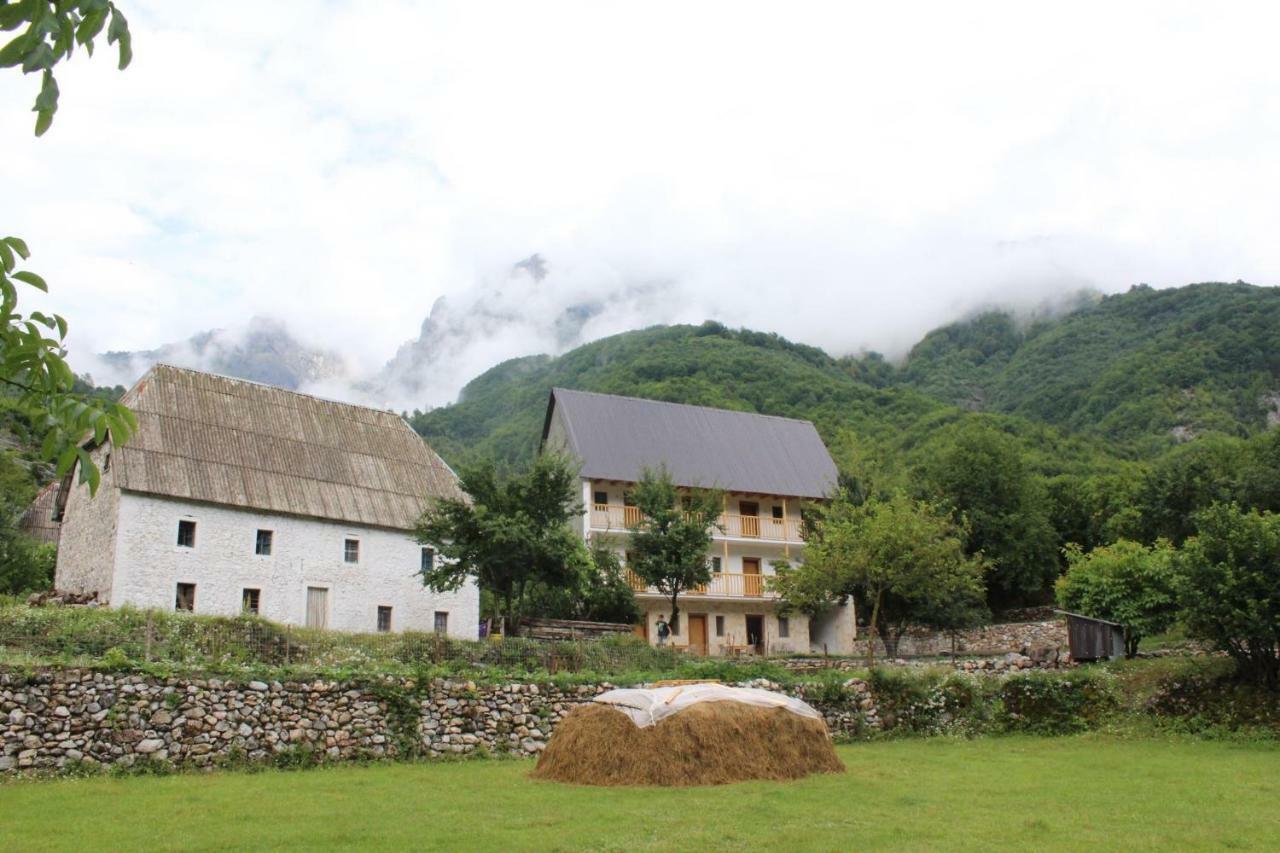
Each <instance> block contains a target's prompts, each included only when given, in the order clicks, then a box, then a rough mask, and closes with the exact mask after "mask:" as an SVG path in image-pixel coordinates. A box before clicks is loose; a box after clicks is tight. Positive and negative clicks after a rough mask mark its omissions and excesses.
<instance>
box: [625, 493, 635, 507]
mask: <svg viewBox="0 0 1280 853" xmlns="http://www.w3.org/2000/svg"><path fill="white" fill-rule="evenodd" d="M622 505H623V506H635V505H636V499H635V498H633V497H631V492H630V491H626V492H623V493H622Z"/></svg>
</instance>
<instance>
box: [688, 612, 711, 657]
mask: <svg viewBox="0 0 1280 853" xmlns="http://www.w3.org/2000/svg"><path fill="white" fill-rule="evenodd" d="M688 628H689V652H690V653H691V654H695V655H698V656H699V657H706V656H707V615H706V614H705V613H690V614H689V622H688Z"/></svg>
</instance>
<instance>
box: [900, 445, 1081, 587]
mask: <svg viewBox="0 0 1280 853" xmlns="http://www.w3.org/2000/svg"><path fill="white" fill-rule="evenodd" d="M916 477H917V482H918V483H919V485H920V491H921V493H922V496H924V497H925V498H926V499H928V500H930V501H931V502H933V503H937V504H941V505H945V506H948V507H949V508H950V509H951V510H952V511H953V513H954V515H955V518H956V520H957V522H958V523H961V524H962V525H963V526H964V527H965V528H966V529H967V530H968V539H967V544H966V551H967V553H968V554H970V555H976V554H982V555H983V557H985V558H986V559H987V560H989V561H990V563H991V572H990V574H989V576H988V577H987V600H988V601H989V602H990V603H991V605H992V606H993V607H995V606H1007V605H1010V604H1015V603H1020V602H1026V601H1031V600H1036V599H1037V598H1039V597H1040V596H1041V595H1043V594H1044V593H1045V592H1047V591H1048V590H1049V588H1050V583H1051V582H1052V581H1053V579H1054V578H1055V577H1057V574H1058V557H1057V552H1056V542H1055V538H1056V537H1055V535H1054V530H1053V526H1052V525H1051V524H1050V523H1049V512H1048V501H1047V498H1046V495H1045V491H1044V487H1043V485H1042V484H1041V483H1040V482H1039V480H1038V479H1037V478H1036V477H1035V476H1033V474H1032V473H1031V471H1030V470H1028V468H1027V466H1026V463H1025V462H1024V461H1023V454H1022V450H1021V447H1020V446H1019V444H1018V442H1017V440H1016V439H1014V438H1012V437H1011V436H1008V435H1005V434H1004V433H1002V432H1000V431H998V430H996V429H994V428H993V427H991V426H989V425H987V424H985V423H983V422H981V421H974V420H968V421H962V422H960V423H958V424H956V425H954V426H953V427H951V428H949V429H947V430H945V431H943V432H942V433H941V434H940V435H939V436H937V437H936V438H935V439H934V440H933V441H932V442H931V443H930V446H929V447H928V449H927V452H926V454H925V461H924V462H923V463H922V464H921V465H920V466H919V468H918V469H917V471H916Z"/></svg>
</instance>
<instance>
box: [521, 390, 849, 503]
mask: <svg viewBox="0 0 1280 853" xmlns="http://www.w3.org/2000/svg"><path fill="white" fill-rule="evenodd" d="M556 410H558V411H559V412H560V414H561V416H562V417H563V418H564V424H565V427H566V431H567V432H568V440H569V448H568V449H569V451H570V452H571V453H573V455H575V456H577V457H578V458H579V459H581V460H582V476H584V477H590V478H592V479H600V480H623V481H627V482H635V481H637V480H639V479H640V477H641V475H642V473H643V471H644V469H645V468H646V467H647V468H654V469H656V468H658V467H659V466H663V465H665V466H666V468H667V471H668V472H670V474H671V476H672V478H673V479H674V480H675V481H676V484H677V485H680V486H702V487H708V488H710V487H714V488H719V489H725V490H728V491H735V492H759V493H761V494H768V495H785V496H789V497H803V498H822V497H827V496H828V495H830V493H831V492H832V491H833V490H834V489H835V485H836V466H835V463H834V462H832V461H831V454H830V453H828V452H827V448H826V446H825V445H824V444H823V443H822V439H821V438H820V437H819V436H818V431H817V430H816V429H814V427H813V424H811V423H810V422H809V421H801V420H795V419H793V418H779V417H774V416H773V415H758V414H754V413H751V412H733V411H729V410H727V409H709V408H706V407H704V406H686V405H682V404H679V403H664V402H660V401H658V400H640V399H637V398H635V397H616V396H613V395H611V394H593V393H590V392H587V391H569V390H566V389H564V388H553V389H552V391H551V399H550V400H549V401H548V403H547V417H546V421H545V423H544V424H543V428H542V440H543V441H544V442H545V441H546V439H547V432H548V430H549V429H550V427H551V422H552V417H553V413H554V412H555V411H556Z"/></svg>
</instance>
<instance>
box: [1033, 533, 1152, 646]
mask: <svg viewBox="0 0 1280 853" xmlns="http://www.w3.org/2000/svg"><path fill="white" fill-rule="evenodd" d="M1173 557H1174V550H1173V548H1172V547H1171V546H1170V545H1169V543H1168V542H1166V541H1164V540H1161V541H1159V542H1157V543H1156V544H1155V546H1153V547H1151V548H1148V547H1146V546H1144V545H1142V544H1141V543H1138V542H1130V541H1128V540H1126V539H1121V540H1120V541H1118V542H1116V543H1115V544H1113V545H1106V546H1103V547H1101V548H1095V549H1093V550H1092V551H1090V552H1088V553H1087V554H1086V553H1084V552H1082V551H1081V550H1080V549H1079V548H1078V547H1076V546H1068V548H1067V563H1068V568H1067V573H1066V574H1065V575H1063V576H1062V577H1060V578H1058V583H1057V594H1058V604H1060V605H1061V606H1062V607H1063V608H1065V609H1067V610H1073V611H1075V612H1077V613H1082V614H1084V615H1086V616H1092V617H1094V618H1096V619H1108V620H1110V621H1112V622H1118V623H1120V624H1121V625H1123V626H1124V628H1125V638H1124V639H1125V655H1126V656H1127V657H1133V656H1135V655H1136V654H1137V653H1138V642H1139V641H1140V640H1141V639H1142V638H1143V637H1148V636H1151V635H1152V634H1158V633H1160V632H1161V631H1163V630H1165V629H1166V628H1168V627H1169V625H1170V624H1172V622H1173V619H1174V616H1175V615H1176V613H1177V596H1176V593H1175V591H1174V586H1175V583H1174V570H1173Z"/></svg>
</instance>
